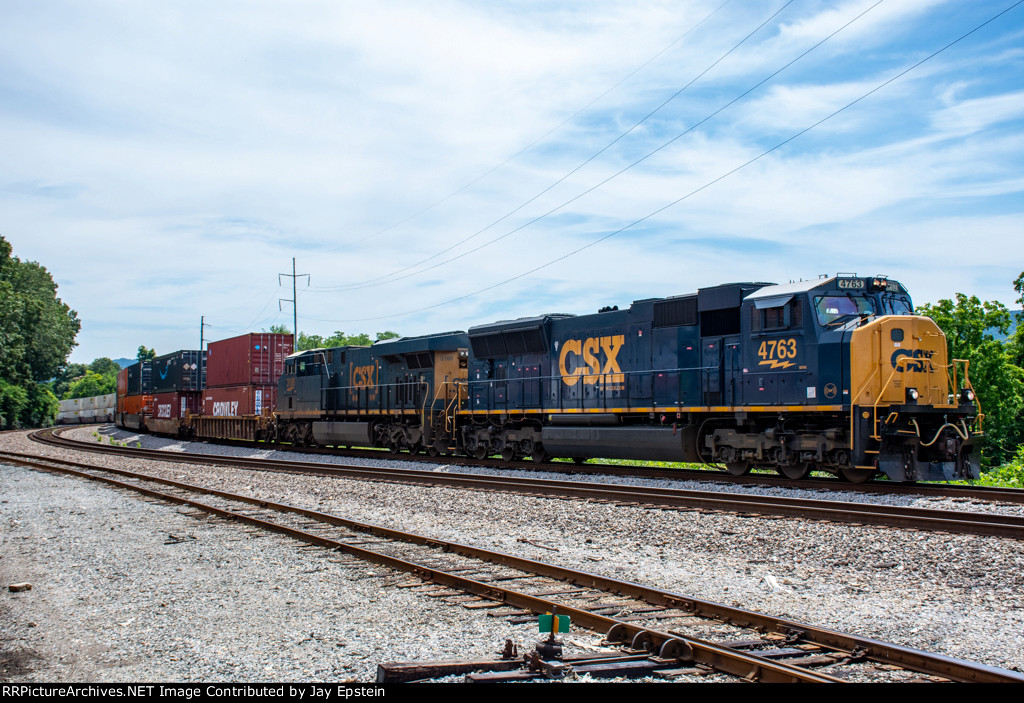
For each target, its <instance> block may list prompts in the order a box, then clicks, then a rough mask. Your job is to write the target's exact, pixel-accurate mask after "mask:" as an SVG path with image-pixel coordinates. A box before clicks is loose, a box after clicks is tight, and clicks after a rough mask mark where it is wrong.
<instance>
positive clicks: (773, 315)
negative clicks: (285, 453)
mask: <svg viewBox="0 0 1024 703" xmlns="http://www.w3.org/2000/svg"><path fill="white" fill-rule="evenodd" d="M290 342H291V338H290V336H285V335H276V336H275V335H246V336H244V337H241V338H235V339H234V340H225V341H224V342H219V343H211V344H210V350H209V355H208V356H204V355H203V354H200V353H199V352H177V353H176V354H173V355H168V357H166V358H161V359H157V360H155V361H154V362H153V363H152V365H151V367H150V368H147V365H146V364H137V365H136V366H135V367H129V369H126V370H125V372H123V373H124V375H125V384H124V392H123V393H122V387H121V385H120V384H119V387H118V415H117V422H118V424H120V425H122V426H125V427H134V428H147V429H149V430H150V431H157V432H163V433H166V434H176V435H181V436H196V437H212V438H236V439H248V440H255V441H272V442H287V443H291V444H293V445H321V446H334V447H351V446H368V447H386V448H388V449H390V450H391V451H392V452H395V453H398V452H401V451H409V452H419V451H426V452H428V453H430V454H431V455H437V454H440V453H446V454H466V455H470V456H473V457H476V458H478V459H483V458H485V457H488V456H494V455H500V456H501V457H502V458H504V459H506V460H516V459H524V460H531V461H533V462H544V461H547V460H548V459H550V458H555V457H561V458H570V459H573V460H575V461H577V462H583V461H585V460H587V459H590V458H598V457H600V458H617V459H650V460H664V461H679V462H696V463H703V464H719V465H724V467H725V468H726V470H727V471H728V472H729V473H731V474H733V475H742V474H745V473H747V472H749V471H750V470H751V469H753V468H768V469H773V470H775V471H777V472H778V473H779V474H781V475H783V476H785V477H787V478H789V479H793V480H797V479H801V478H804V477H805V476H807V475H808V474H809V473H810V472H811V471H813V470H819V471H826V472H829V473H833V474H837V475H839V476H840V477H842V478H844V479H846V480H848V481H851V482H857V483H859V482H863V481H867V480H868V479H870V478H871V477H872V476H874V475H876V474H877V473H878V472H881V473H882V474H885V475H886V476H888V477H889V478H890V479H893V480H895V481H901V482H904V481H916V480H951V479H971V478H977V477H978V476H979V470H980V462H979V441H980V439H981V436H982V433H981V422H982V418H983V415H982V414H981V413H980V410H979V405H978V401H977V400H976V398H975V397H974V391H973V389H972V387H971V383H970V379H969V377H968V365H967V363H966V362H964V361H960V360H949V359H947V346H946V339H945V336H944V335H943V333H942V331H941V330H940V329H939V328H938V326H937V325H936V324H935V322H934V321H932V320H931V319H929V318H926V317H921V316H918V315H914V314H913V306H912V303H911V299H910V296H909V294H908V293H907V291H906V289H905V288H904V287H903V285H901V284H900V283H898V282H897V281H894V280H890V279H888V278H886V277H883V276H875V277H861V276H856V275H845V274H841V275H837V276H833V277H823V278H820V279H817V280H811V281H801V282H796V283H788V284H782V285H775V284H770V283H757V282H747V283H730V284H726V285H720V286H714V287H710V288H702V289H700V290H698V291H697V292H696V293H692V294H688V295H681V296H676V297H670V298H652V299H647V300H638V301H635V302H633V303H632V304H631V305H630V306H629V307H628V308H626V309H622V310H620V309H618V308H617V307H611V308H603V309H601V310H600V311H599V312H597V313H596V314H591V315H568V314H547V315H541V316H538V317H529V318H521V319H516V320H508V321H501V322H494V323H490V324H484V325H478V326H476V327H471V328H470V329H469V331H468V332H461V331H456V332H445V333H441V334H433V335H426V336H422V337H412V338H401V339H394V340H385V341H380V342H377V343H375V344H373V345H371V346H368V347H352V346H350V347H337V348H331V349H311V350H307V351H301V352H298V353H291V352H292V349H291V346H290ZM254 347H255V348H254ZM270 347H272V349H269V348H270ZM254 355H255V356H254ZM243 357H244V358H243ZM253 359H256V361H255V362H254V361H253ZM235 368H238V369H241V371H239V372H238V373H237V374H236V377H235V378H234V379H233V382H234V383H235V385H234V386H233V390H230V391H225V388H227V386H226V383H225V381H226V379H227V377H228V376H230V374H228V373H227V371H228V370H229V369H235ZM254 369H255V370H254ZM204 371H205V372H206V373H207V375H208V378H209V379H210V382H209V383H207V382H205V381H204V380H203V379H202V373H203V372H204ZM261 374H262V375H261ZM147 375H148V376H149V377H150V381H149V383H150V384H151V385H152V388H153V389H154V390H153V391H147V390H146V387H145V381H144V379H145V377H146V376H147ZM154 376H157V377H160V378H162V379H163V380H164V384H165V385H164V386H162V388H164V395H161V393H159V392H155V390H156V389H157V388H161V386H159V384H154V383H153V377H154ZM168 376H170V377H171V378H172V379H174V384H172V385H176V386H177V387H176V388H174V389H173V391H171V392H172V395H171V396H166V393H167V392H168V391H167V386H166V379H167V377H168ZM256 376H260V378H259V379H257V378H256ZM217 379H220V380H219V381H217V382H216V383H214V381H215V380H217ZM271 379H273V381H274V383H271V382H270V381H271ZM133 391H134V394H133ZM243 395H245V397H243ZM257 395H259V396H261V397H262V399H263V400H262V402H254V401H255V398H256V397H257ZM218 397H219V398H220V400H219V401H218V400H217V399H216V398H218ZM239 408H244V410H245V411H244V412H242V411H239Z"/></svg>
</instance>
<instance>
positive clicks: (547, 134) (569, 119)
mask: <svg viewBox="0 0 1024 703" xmlns="http://www.w3.org/2000/svg"><path fill="white" fill-rule="evenodd" d="M730 2H732V0H725V2H723V3H722V4H721V5H719V6H718V7H716V8H715V9H714V10H712V11H711V12H709V13H708V14H707V15H705V16H704V18H703V19H702V20H701V21H700V22H698V23H697V24H695V25H693V26H692V27H690V28H689V29H688V30H686V31H685V32H684V33H683V34H682V35H680V36H678V37H676V38H675V39H674V40H673V41H672V42H671V43H670V44H669V45H668V46H666V47H665V48H663V49H662V50H661V51H659V52H658V53H656V54H655V55H654V56H652V57H651V58H649V59H647V61H645V62H644V63H642V64H640V66H638V67H637V68H635V69H633V70H632V71H630V72H629V73H628V74H626V76H625V77H624V78H622V79H621V80H620V81H619V82H618V83H616V84H615V85H613V86H611V87H610V88H608V89H607V90H605V91H604V92H603V93H601V94H600V95H598V96H597V97H596V98H594V99H593V100H591V101H590V102H589V103H587V104H586V105H584V106H583V107H581V108H580V109H579V110H577V111H576V112H574V113H573V114H571V115H569V117H567V118H565V119H564V120H562V121H561V122H559V123H558V124H557V125H555V126H554V127H552V128H551V129H549V130H548V131H547V132H545V133H544V134H542V135H541V136H539V137H537V138H536V139H534V140H533V141H532V142H530V143H529V144H527V145H526V146H524V147H523V148H521V149H520V150H519V151H517V152H516V153H514V154H512V155H511V156H509V157H508V158H506V159H505V160H504V161H502V162H501V163H499V164H498V165H496V166H494V167H492V168H491V169H489V170H488V171H486V172H484V173H483V174H481V175H479V176H477V177H476V178H474V179H473V180H471V181H470V182H469V183H466V184H465V185H464V186H462V187H461V188H459V189H458V190H455V191H454V192H452V193H449V194H448V195H446V196H444V197H443V198H441V199H440V200H437V201H435V202H433V203H431V204H430V205H427V206H426V207H424V208H423V209H421V210H419V211H417V212H414V213H413V214H411V215H409V216H408V217H406V218H405V219H403V220H399V221H398V222H396V223H394V224H392V225H388V226H387V227H385V228H383V229H380V230H377V231H376V232H373V233H372V234H368V235H366V236H365V237H362V238H361V239H356V240H354V241H351V242H348V243H346V244H343V245H342V246H341V247H335V248H333V249H328V250H327V251H337V250H338V249H340V248H342V247H352V246H355V245H356V244H362V243H363V242H366V241H369V240H371V239H373V238H375V237H378V236H380V235H382V234H384V233H386V232H390V231H391V230H393V229H395V228H397V227H401V226H402V225H404V224H405V223H406V222H410V221H412V220H414V219H416V218H417V217H419V216H420V215H423V214H424V213H427V212H429V211H431V210H433V209H434V208H435V207H437V206H438V205H441V204H443V203H445V202H447V201H449V200H451V199H452V198H454V197H455V196H456V195H459V194H460V193H462V192H464V191H465V190H467V189H469V188H471V187H473V186H474V185H476V184H477V183H479V182H480V181H482V180H484V179H485V178H487V177H488V176H490V175H491V174H492V173H494V172H495V171H497V170H499V169H500V168H502V167H503V166H505V165H506V164H508V163H509V162H511V161H513V160H515V159H517V158H518V157H520V156H522V155H523V154H525V153H526V152H527V151H529V150H530V149H532V148H533V147H535V146H536V145H537V144H540V143H541V142H542V141H544V140H545V139H547V138H548V137H550V136H551V135H552V134H554V133H555V132H557V131H558V130H560V129H561V128H562V127H564V126H565V125H567V124H569V123H570V122H572V121H573V120H575V119H576V118H577V117H579V116H580V115H582V114H583V113H584V112H586V111H587V110H589V109H590V108H591V107H593V106H594V105H595V104H596V103H597V102H599V101H600V100H601V99H603V98H604V97H605V96H606V95H608V94H609V93H611V92H612V91H614V90H615V89H616V88H618V87H619V86H621V85H622V84H623V83H625V82H626V81H628V80H629V79H630V78H632V77H633V76H635V75H636V74H637V73H639V72H640V71H642V70H643V69H645V68H647V67H648V66H649V65H650V64H652V63H653V62H654V61H656V60H657V59H659V58H660V57H661V56H663V55H664V54H665V53H667V52H668V51H669V50H670V49H671V48H672V47H674V46H676V45H677V44H678V43H679V42H681V41H682V40H683V39H685V38H686V37H688V36H689V35H690V34H691V33H692V32H694V31H696V30H697V29H699V28H700V27H701V26H703V25H704V23H705V22H707V21H708V20H710V19H711V18H712V17H714V16H715V15H717V14H718V13H719V11H721V10H722V9H723V8H724V7H725V6H726V5H728V4H729V3H730ZM790 2H792V0H790ZM786 4H787V5H788V4H789V3H786ZM609 146H610V145H609ZM499 222H500V220H499ZM495 224H497V223H495ZM440 253H441V254H443V253H444V252H440ZM414 265H418V264H414ZM401 270H403V271H404V270H405V269H401Z"/></svg>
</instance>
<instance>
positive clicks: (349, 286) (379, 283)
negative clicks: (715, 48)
mask: <svg viewBox="0 0 1024 703" xmlns="http://www.w3.org/2000/svg"><path fill="white" fill-rule="evenodd" d="M882 2H884V0H877V2H875V3H874V4H873V5H871V6H870V7H868V8H867V9H865V10H863V11H862V12H861V13H860V14H858V15H856V16H855V17H853V18H852V19H850V20H849V21H847V22H846V23H845V24H844V25H842V26H841V27H839V28H838V29H836V30H835V31H833V32H832V33H831V34H829V35H828V36H826V37H824V38H823V39H821V40H820V41H818V42H817V43H816V44H814V45H813V46H811V47H810V48H808V49H806V50H805V51H803V52H802V53H801V54H799V55H798V56H796V57H795V58H793V59H791V60H790V61H788V62H787V63H786V64H784V65H783V66H782V67H781V68H779V69H777V70H775V71H774V72H772V73H771V74H769V75H768V76H767V77H765V78H763V79H761V80H760V81H758V82H757V83H755V84H754V85H752V86H751V87H750V88H747V89H746V90H745V91H743V92H742V93H740V94H739V95H737V96H736V97H735V98H733V99H732V100H730V101H729V102H727V103H725V104H724V105H722V106H721V107H719V108H718V109H717V110H715V111H714V112H712V113H711V114H710V115H708V116H706V117H704V118H703V119H701V120H700V121H699V122H696V123H694V124H692V125H690V126H689V127H688V128H686V129H685V130H683V131H682V132H680V133H679V134H677V135H675V136H674V137H672V138H671V139H669V140H668V141H667V142H664V143H662V144H661V145H660V146H658V147H656V148H655V149H653V150H652V151H649V152H648V153H646V154H644V155H643V156H641V157H640V158H639V159H637V160H635V161H633V162H632V163H630V164H628V165H626V166H625V167H623V168H621V169H619V170H618V171H616V172H615V173H613V174H612V175H610V176H608V177H607V178H605V179H604V180H602V181H600V182H598V183H596V184H595V185H593V186H591V187H589V188H587V189H585V190H583V191H582V192H580V193H578V194H577V195H575V196H573V197H572V198H570V199H569V200H567V201H565V202H563V203H561V204H560V205H558V206H556V207H554V208H552V209H550V210H548V211H547V212H544V213H542V214H540V215H538V216H536V217H534V218H533V219H531V220H528V221H526V222H524V223H523V224H521V225H519V226H518V227H515V228H514V229H512V230H510V231H508V232H506V233H505V234H502V235H499V236H497V237H495V238H494V239H491V240H488V241H487V242H485V243H483V244H481V245H479V246H476V247H474V248H472V249H468V250H466V251H464V252H462V253H461V254H457V255H455V256H452V257H450V258H448V259H445V260H443V261H440V262H438V263H436V264H433V265H431V266H428V267H426V268H423V269H420V270H419V271H414V272H411V273H408V274H406V275H404V276H396V274H397V273H399V272H401V271H405V270H408V268H411V267H406V268H405V269H400V270H399V271H395V272H392V273H390V274H387V275H386V276H382V277H380V278H377V279H370V280H369V281H364V282H362V283H353V284H347V285H344V286H336V287H333V288H320V289H316V291H315V292H318V293H319V292H327V291H332V292H336V291H351V290H359V289H362V288H372V287H377V286H382V285H385V284H388V283H393V282H395V281H401V280H404V279H406V278H411V277H413V276H418V275H420V274H422V273H426V272H427V271H432V270H434V269H436V268H439V267H441V266H444V265H446V264H450V263H451V262H453V261H457V260H459V259H462V258H464V257H466V256H469V255H470V254H474V253H476V252H478V251H480V250H481V249H484V248H486V247H488V246H490V245H492V244H494V243H496V242H500V241H501V240H503V239H505V238H506V237H509V236H511V235H513V234H515V233H516V232H519V231H521V230H523V229H525V228H527V227H529V226H530V225H533V224H535V223H537V222H539V221H540V220H542V219H544V218H545V217H548V216H550V215H552V214H554V213H556V212H558V211H559V210H562V209H563V208H565V207H567V206H569V205H571V204H572V203H574V202H576V201H577V200H579V199H580V198H582V197H583V196H585V195H588V194H590V193H592V192H594V191H595V190H597V189H598V188H600V187H601V186H603V185H605V184H607V183H608V182H610V181H612V180H614V179H615V178H618V177H619V176H621V175H622V174H623V173H625V172H626V171H629V170H631V169H632V168H634V167H635V166H637V165H639V164H641V163H643V162H644V161H646V160H647V159H649V158H651V157H652V156H654V155H655V154H657V153H658V152H660V151H662V150H664V149H666V148H667V147H668V146H670V145H671V144H674V143H675V142H677V141H679V140H680V139H681V138H683V137H684V136H686V135H687V134H689V133H691V132H693V131H694V130H696V129H697V128H698V127H700V126H702V125H703V124H705V123H707V122H708V121H710V120H712V119H713V118H715V117H716V116H717V115H719V114H720V113H721V112H723V111H724V110H726V109H728V108H729V107H731V106H732V105H734V104H735V103H737V102H739V101H740V100H742V99H743V98H745V97H746V96H748V95H750V93H752V92H754V91H755V90H757V89H758V88H760V87H761V86H763V85H764V84H765V83H767V82H768V81H770V80H772V79H773V78H775V77H776V76H778V75H779V74H780V73H782V72H783V71H785V70H786V69H787V68H789V67H790V66H792V65H793V64H795V63H796V62H798V61H800V60H801V59H803V58H804V57H805V56H807V55H808V54H810V53H811V52H813V51H814V50H815V49H817V48H818V47H820V46H821V45H822V44H824V43H825V42H827V41H828V40H830V39H832V38H833V37H834V36H836V35H837V34H839V33H840V32H842V31H843V30H845V29H846V28H847V27H849V26H850V25H851V24H853V23H854V22H856V21H858V20H859V19H860V18H861V17H863V16H864V15H866V14H867V13H869V12H871V10H873V9H875V8H876V7H878V6H879V5H881V4H882ZM787 4H788V3H787ZM784 7H785V6H784ZM784 7H783V8H780V10H778V11H776V13H775V15H777V14H778V13H779V12H781V10H782V9H784ZM775 15H773V16H772V17H774V16H775ZM769 20H771V18H769V19H768V20H765V23H763V24H762V25H761V26H762V27H763V26H764V24H766V23H767V22H768V21H769ZM758 29H760V27H759V28H758ZM756 31H758V30H754V32H751V34H748V35H747V37H745V38H744V40H743V41H746V40H747V39H749V38H750V36H751V35H752V34H754V33H755V32H756ZM742 43H743V42H740V44H742ZM738 46H739V44H737V45H736V46H734V47H733V48H732V49H730V50H729V52H727V53H726V54H725V55H723V56H722V57H721V58H720V59H718V61H721V60H722V58H725V56H727V55H728V53H731V52H732V51H734V50H735V49H736V48H737V47H738ZM716 63H717V61H716ZM713 65H714V64H712V66H713ZM710 68H711V67H709V68H708V69H705V71H704V72H703V73H702V74H701V75H704V73H707V71H708V70H710ZM698 77H699V76H698ZM694 80H696V79H694ZM692 83H693V81H691V82H690V83H689V84H687V85H688V86H689V85H692ZM684 90H685V88H684ZM679 92H682V91H679ZM678 94H679V93H676V95H678ZM670 100H671V98H670ZM664 104H665V103H663V105H662V106H664ZM658 109H660V107H659V108H658ZM656 111H657V110H655V111H653V112H651V113H650V114H652V115H653V114H654V112H656ZM648 117H650V115H648ZM644 119H647V118H646V117H645V118H644ZM638 124H639V123H638ZM598 153H600V152H598ZM592 158H593V157H592ZM568 175H571V174H568ZM566 177H567V176H566ZM562 180H564V178H563V179H562ZM559 182H561V181H559ZM555 185H557V183H556V184H555ZM545 192H546V191H545ZM542 194H543V193H541V194H539V195H542ZM539 195H538V196H535V197H534V199H536V197H539ZM528 202H530V201H528ZM520 207H522V206H520ZM517 209H518V208H517ZM513 212H514V211H513ZM510 214H511V213H510ZM505 217H508V215H506V216H505ZM502 219H504V217H503V218H502ZM500 221H501V220H497V222H500ZM494 224H496V222H495V223H492V224H491V225H488V226H487V227H485V228H484V229H483V230H480V231H479V232H477V233H476V234H474V235H472V236H470V237H468V238H466V239H464V240H462V242H459V244H462V243H463V242H466V241H468V240H469V239H472V238H473V237H475V236H477V234H480V233H481V232H484V231H486V230H487V229H488V228H490V227H491V226H493V225H494ZM456 246H457V245H456ZM453 248H454V246H453V247H449V248H447V249H444V250H443V251H441V252H439V253H438V254H434V255H433V256H431V257H429V258H428V259H425V260H423V261H420V262H418V263H417V264H413V266H418V265H419V264H422V263H425V262H426V261H430V260H431V259H434V258H436V257H437V256H438V255H439V254H443V253H445V252H447V251H450V250H451V249H453ZM392 276H394V277H393V278H392ZM383 278H390V280H381V279H383Z"/></svg>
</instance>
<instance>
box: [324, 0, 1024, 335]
mask: <svg viewBox="0 0 1024 703" xmlns="http://www.w3.org/2000/svg"><path fill="white" fill-rule="evenodd" d="M1022 3H1024V0H1016V2H1014V3H1013V4H1011V5H1010V6H1008V7H1006V8H1005V9H1003V10H1002V11H1000V12H998V13H996V14H995V15H993V16H992V17H990V18H989V19H987V20H985V21H984V22H982V23H981V24H978V25H976V26H975V27H974V28H973V29H971V30H969V31H967V32H965V33H963V34H961V35H960V36H959V37H957V38H956V39H954V40H953V41H951V42H949V43H947V44H945V45H944V46H942V47H941V48H939V49H937V50H936V51H934V52H932V53H931V54H929V55H928V56H926V57H924V58H923V59H921V60H919V61H917V62H916V63H914V64H912V65H910V66H909V67H907V68H905V69H903V70H902V71H899V72H898V73H896V74H895V75H893V76H891V77H890V78H888V79H886V80H884V81H882V82H881V83H879V84H878V85H876V86H875V87H874V88H872V89H870V90H868V91H867V92H865V93H863V94H861V95H860V96H859V97H857V98H855V99H854V100H851V101H850V102H848V103H846V104H845V105H843V106H842V107H840V108H839V109H837V110H835V111H833V112H831V113H830V114H828V115H826V116H825V117H823V118H821V119H820V120H818V121H816V122H814V123H813V124H811V125H809V126H807V127H804V128H803V129H801V130H799V131H797V132H796V133H794V134H792V135H791V136H789V137H787V138H786V139H784V140H782V141H781V142H779V143H777V144H776V145H775V146H773V147H771V148H769V149H766V150H764V151H762V152H761V153H760V154H758V155H757V156H755V157H753V158H751V159H748V160H747V161H745V162H743V163H741V164H740V165H738V166H736V167H734V168H732V169H730V170H729V171H726V172H725V173H723V174H721V175H719V176H718V177H716V178H714V179H712V180H711V181H708V182H707V183H705V184H704V185H702V186H700V187H698V188H695V189H694V190H692V191H690V192H689V193H687V194H685V195H683V196H681V197H679V198H677V199H675V200H673V201H672V202H669V203H667V204H665V205H663V206H661V207H659V208H657V209H656V210H653V211H652V212H649V213H648V214H646V215H644V216H643V217H641V218H639V219H637V220H634V221H633V222H631V223H629V224H627V225H625V226H624V227H620V228H619V229H617V230H614V231H612V232H609V233H608V234H605V235H603V236H601V237H598V238H597V239H594V240H592V241H590V242H588V243H587V244H585V245H583V246H581V247H578V248H577V249H574V250H572V251H570V252H567V253H565V254H562V255H560V256H558V257H556V258H554V259H551V260H549V261H547V262H545V263H543V264H540V265H539V266H535V267H533V268H531V269H529V270H527V271H523V272H521V273H519V274H517V275H515V276H512V277H510V278H506V279H505V280H503V281H499V282H497V283H494V284H492V285H489V286H486V287H485V288H481V289H479V290H476V291H473V292H471V293H467V294H465V295H461V296H458V297H456V298H451V299H449V300H445V301H443V302H440V303H435V304H433V305H428V306H425V307H421V308H417V309H415V310H407V311H405V312H401V313H395V314H391V315H379V316H375V317H365V318H355V319H348V320H323V319H320V318H308V319H314V320H318V321H321V322H369V321H376V320H386V319H393V318H396V317H402V316H404V315H410V314H414V313H420V312H426V311H428V310H434V309H436V308H439V307H443V306H445V305H450V304H452V303H456V302H459V301H462V300H467V299H469V298H472V297H475V296H477V295H480V294H481V293H486V292H488V291H491V290H494V289H495V288H498V287H500V286H503V285H506V284H508V283H511V282H513V281H517V280H519V279H521V278H525V277H526V276H529V275H530V274H533V273H536V272H538V271H541V270H543V269H545V268H548V267H549V266H553V265H554V264H556V263H559V262H561V261H564V260H565V259H568V258H569V257H571V256H575V255H576V254H579V253H580V252H582V251H585V250H587V249H590V248H591V247H594V246H596V245H598V244H600V243H601V242H604V241H607V240H608V239H611V238H612V237H614V236H616V235H618V234H621V233H622V232H625V231H626V230H629V229H632V228H633V227H635V226H636V225H638V224H641V223H643V222H646V221H647V220H649V219H651V218H652V217H655V216H656V215H658V214H660V213H662V212H664V211H665V210H668V209H669V208H671V207H673V206H675V205H678V204H679V203H681V202H683V201H684V200H687V199H689V198H691V197H692V196H694V195H696V194H697V193H700V192H701V191H703V190H706V189H707V188H710V187H711V186H713V185H715V184H716V183H719V182H720V181H722V180H724V179H726V178H728V177H729V176H731V175H733V174H734V173H737V172H738V171H741V170H743V169H744V168H746V167H747V166H750V165H751V164H753V163H756V162H757V161H760V160H761V159H763V158H764V157H765V156H768V155H769V154H771V153H773V152H775V151H777V150H779V149H781V148H782V147H784V146H786V145H787V144H789V143H790V142H792V141H794V140H795V139H798V138H799V137H801V136H803V135H804V134H806V133H808V132H810V131H811V130H813V129H815V128H817V127H818V126H820V125H822V124H824V123H825V122H827V121H829V120H831V119H832V118H834V117H835V116H837V115H839V114H841V113H843V112H845V111H846V110H848V109H850V108H851V107H853V106H854V105H857V104H858V103H860V102H862V101H863V100H865V99H866V98H868V97H870V96H872V95H874V94H875V93H877V92H878V91H880V90H882V89H883V88H885V87H886V86H888V85H890V84H892V83H893V82H895V81H897V80H899V79H900V78H902V77H903V76H905V75H907V74H908V73H910V72H912V71H914V70H915V69H917V68H918V67H920V66H922V65H923V64H925V63H927V62H928V61H931V60H932V59H933V58H935V57H936V56H938V55H939V54H942V53H943V52H945V51H947V50H948V49H950V48H951V47H953V46H955V45H956V44H959V43H960V42H961V41H963V40H964V39H966V38H967V37H969V36H971V35H972V34H974V33H976V32H978V31H979V30H981V29H982V28H984V27H986V26H988V25H989V24H991V23H992V22H994V21H996V20H997V19H999V18H1000V17H1002V16H1003V15H1005V14H1007V13H1008V12H1010V11H1011V10H1013V9H1014V8H1016V7H1018V6H1019V5H1021V4H1022Z"/></svg>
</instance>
